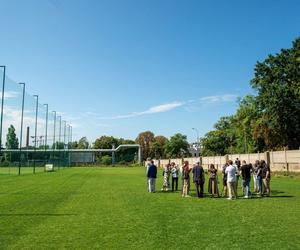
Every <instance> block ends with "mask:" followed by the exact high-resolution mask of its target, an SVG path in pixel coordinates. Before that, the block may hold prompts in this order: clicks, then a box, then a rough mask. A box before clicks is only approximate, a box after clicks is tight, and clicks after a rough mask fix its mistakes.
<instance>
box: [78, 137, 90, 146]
mask: <svg viewBox="0 0 300 250" xmlns="http://www.w3.org/2000/svg"><path fill="white" fill-rule="evenodd" d="M89 145H90V143H89V141H88V140H87V138H86V137H82V138H80V140H79V141H78V145H77V148H78V149H88V148H89Z"/></svg>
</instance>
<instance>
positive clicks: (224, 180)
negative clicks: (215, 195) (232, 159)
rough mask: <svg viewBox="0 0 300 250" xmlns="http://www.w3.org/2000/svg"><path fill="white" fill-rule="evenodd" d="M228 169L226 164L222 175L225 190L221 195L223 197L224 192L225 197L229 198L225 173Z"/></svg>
mask: <svg viewBox="0 0 300 250" xmlns="http://www.w3.org/2000/svg"><path fill="white" fill-rule="evenodd" d="M227 167H228V162H226V163H225V165H224V166H223V167H222V175H223V190H222V193H221V196H222V195H223V192H224V197H226V196H227V174H226V173H225V170H226V168H227Z"/></svg>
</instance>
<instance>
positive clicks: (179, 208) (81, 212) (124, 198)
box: [0, 167, 300, 249]
mask: <svg viewBox="0 0 300 250" xmlns="http://www.w3.org/2000/svg"><path fill="white" fill-rule="evenodd" d="M161 185H162V175H161V172H159V173H158V181H157V190H160V188H161ZM180 186H181V185H180ZM191 188H192V191H191V195H192V196H194V195H195V192H194V188H193V186H192V185H191ZM271 188H272V192H273V193H272V197H270V198H262V199H259V198H254V199H249V200H246V199H242V198H241V199H238V200H234V201H228V200H227V199H224V198H215V199H212V198H210V197H208V196H206V197H205V198H203V199H197V198H195V197H190V198H181V197H180V193H179V192H175V193H171V192H169V193H162V192H160V191H158V192H157V193H154V194H149V193H147V187H146V178H145V168H130V167H128V168H121V167H120V168H119V167H115V168H89V167H87V168H67V169H63V170H60V171H56V172H52V173H42V172H39V173H37V174H35V175H33V174H26V175H21V176H16V175H3V174H2V175H1V174H0V225H1V226H0V248H1V249H24V248H26V249H95V248H97V249H169V248H170V249H171V248H173V249H298V248H299V244H300V237H299V232H300V216H299V211H300V199H299V198H300V179H299V177H294V178H291V177H283V176H281V177H273V178H272V182H271ZM205 191H206V192H207V182H206V184H205ZM239 193H241V190H240V189H239Z"/></svg>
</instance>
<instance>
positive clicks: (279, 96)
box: [251, 38, 300, 149]
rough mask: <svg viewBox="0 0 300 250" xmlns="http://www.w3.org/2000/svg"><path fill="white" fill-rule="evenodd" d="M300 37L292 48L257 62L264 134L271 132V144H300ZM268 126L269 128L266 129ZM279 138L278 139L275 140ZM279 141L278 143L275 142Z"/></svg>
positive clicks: (256, 85)
mask: <svg viewBox="0 0 300 250" xmlns="http://www.w3.org/2000/svg"><path fill="white" fill-rule="evenodd" d="M299 57H300V38H297V39H296V40H295V41H294V42H293V47H292V48H290V49H282V50H281V52H280V53H278V54H276V55H269V56H268V57H267V59H265V60H264V61H263V62H257V64H256V67H255V76H254V78H253V79H252V81H251V85H252V87H253V88H254V89H255V90H256V91H257V93H258V95H257V101H258V105H259V110H260V111H261V112H262V113H263V114H264V117H265V119H264V122H267V126H262V125H261V124H262V123H263V122H261V123H260V126H259V128H260V131H259V132H260V133H258V134H260V135H263V134H268V135H271V136H272V137H273V136H275V137H273V138H272V140H270V141H269V143H268V142H267V141H268V140H266V142H267V144H268V147H269V148H272V147H275V148H276V147H277V148H279V147H283V146H288V147H289V148H291V149H296V148H299V146H300V61H299ZM266 130H267V131H266ZM273 139H275V141H273ZM272 142H275V143H272Z"/></svg>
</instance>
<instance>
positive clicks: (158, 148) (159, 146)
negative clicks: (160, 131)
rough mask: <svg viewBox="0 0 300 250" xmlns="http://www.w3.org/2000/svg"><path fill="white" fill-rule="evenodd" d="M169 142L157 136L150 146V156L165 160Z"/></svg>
mask: <svg viewBox="0 0 300 250" xmlns="http://www.w3.org/2000/svg"><path fill="white" fill-rule="evenodd" d="M168 141H169V140H168V139H167V138H166V137H164V136H162V135H159V136H155V137H154V141H153V142H152V143H151V145H150V156H151V157H152V158H156V159H159V158H165V157H166V154H165V146H166V144H167V142H168Z"/></svg>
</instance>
